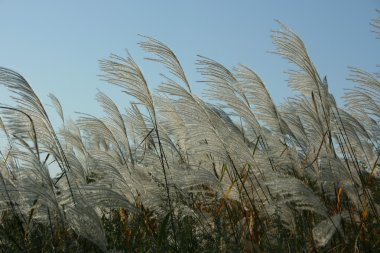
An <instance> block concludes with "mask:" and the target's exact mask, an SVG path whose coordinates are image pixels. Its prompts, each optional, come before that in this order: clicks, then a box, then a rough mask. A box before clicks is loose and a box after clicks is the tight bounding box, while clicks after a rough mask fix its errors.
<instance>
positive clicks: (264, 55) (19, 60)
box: [0, 0, 380, 114]
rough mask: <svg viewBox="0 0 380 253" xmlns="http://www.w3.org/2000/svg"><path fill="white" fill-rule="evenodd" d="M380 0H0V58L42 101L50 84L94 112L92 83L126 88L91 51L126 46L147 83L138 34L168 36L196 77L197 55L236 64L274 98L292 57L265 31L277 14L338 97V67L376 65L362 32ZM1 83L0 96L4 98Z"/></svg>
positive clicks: (375, 52)
mask: <svg viewBox="0 0 380 253" xmlns="http://www.w3.org/2000/svg"><path fill="white" fill-rule="evenodd" d="M379 8H380V1H376V0H361V1H359V0H357V1H354V0H351V1H347V0H346V1H343V0H341V1H331V0H319V1H312V0H292V1H274V0H266V1H253V0H250V1H238V0H236V1H224V0H218V1H217V0H215V1H207V0H193V1H179V0H177V1H174V0H173V1H165V0H160V1H142V0H140V1H115V0H113V1H100V0H98V1H88V0H87V1H84V0H81V1H68V0H66V1H39V0H37V1H16V0H12V1H11V0H0V10H1V15H0V25H1V26H0V27H1V30H0V66H3V67H8V68H11V69H13V70H16V71H18V72H19V73H21V74H22V75H24V77H26V78H27V80H28V81H29V82H30V83H31V85H32V86H33V87H34V89H35V91H36V92H37V93H38V94H39V95H40V97H41V99H42V100H43V101H44V103H45V104H50V101H49V99H48V97H47V95H48V94H49V93H54V94H55V95H56V96H57V97H58V98H59V99H60V100H61V102H62V104H63V107H64V111H65V112H66V114H73V112H74V111H81V112H86V113H92V114H98V112H99V110H100V109H99V106H98V105H97V104H96V102H95V100H94V97H95V94H96V92H97V89H101V90H102V91H105V92H106V93H107V94H109V95H110V96H111V97H114V98H115V99H116V100H117V102H118V103H119V104H120V106H122V107H124V106H127V105H128V100H127V97H125V96H124V95H123V94H120V92H119V91H120V90H119V89H118V88H117V87H114V86H111V85H107V84H106V83H104V82H102V81H100V80H99V77H98V75H99V74H100V71H99V66H98V60H99V59H102V58H106V57H108V55H109V54H110V53H116V54H121V55H123V56H124V55H125V49H128V50H129V52H130V53H131V54H132V56H133V57H134V58H135V60H136V61H137V62H138V63H139V65H140V66H141V67H142V68H143V71H144V73H145V74H146V76H147V79H148V81H149V82H150V85H151V87H153V88H154V87H156V86H157V85H158V84H159V82H160V80H159V76H158V74H159V73H158V72H159V71H160V70H161V69H160V68H157V65H156V63H151V62H146V61H144V60H143V57H144V56H146V55H145V54H144V52H143V51H142V50H141V49H140V48H139V47H138V46H137V45H136V44H137V42H139V41H140V39H141V38H140V37H139V36H138V35H137V34H144V35H148V36H152V37H155V38H157V39H159V40H161V41H163V42H165V43H167V44H168V45H169V46H170V47H171V48H172V49H173V50H174V51H175V52H176V53H177V55H178V57H179V58H180V60H181V61H182V63H183V66H184V68H185V70H186V71H187V73H188V76H189V79H190V80H191V81H192V82H193V83H194V85H200V84H199V83H198V84H196V83H195V82H196V81H197V80H199V79H200V76H199V75H198V74H196V72H195V65H194V62H195V60H196V55H197V54H200V55H203V56H207V57H209V58H212V59H214V60H217V61H219V62H221V63H223V64H225V66H227V67H232V66H234V65H236V64H239V63H242V64H245V65H247V66H249V67H251V68H253V69H254V70H255V71H256V72H257V73H258V74H259V75H260V76H261V77H262V79H263V80H264V81H265V83H266V84H267V86H268V89H269V90H270V92H271V94H272V96H273V97H274V98H275V101H276V102H277V103H281V101H282V100H283V98H284V97H287V96H291V93H290V91H289V90H288V89H287V84H286V79H287V75H286V74H284V71H286V70H287V69H289V68H293V66H291V65H289V64H287V63H286V61H285V60H283V59H281V58H279V57H278V56H276V55H273V54H270V53H268V51H271V50H273V45H272V42H271V39H270V34H271V30H273V29H277V28H278V26H277V24H276V23H275V22H274V20H275V19H278V20H280V21H282V22H283V23H285V24H286V25H288V26H289V27H290V28H292V29H293V30H294V31H295V32H296V33H297V34H298V35H299V36H300V37H301V38H302V39H303V40H304V42H305V44H306V46H307V48H308V51H309V53H310V55H311V57H312V59H313V60H314V63H315V64H316V66H317V69H318V70H319V72H320V74H321V75H322V76H324V75H327V77H328V80H329V85H330V88H331V92H332V93H333V94H334V95H335V96H336V97H337V98H339V97H341V95H342V94H343V90H344V89H345V88H350V87H352V83H350V82H349V81H346V78H347V76H348V70H347V66H356V67H360V68H363V69H366V70H368V71H370V72H374V71H377V70H378V69H377V68H376V65H377V64H379V63H380V62H379V59H380V57H379V56H380V50H379V49H380V47H379V46H380V45H379V43H380V41H379V40H377V39H375V35H374V34H373V33H371V32H370V30H371V27H370V25H369V23H370V21H371V19H373V18H375V17H376V11H375V9H379ZM7 96H8V93H6V92H4V89H1V88H0V102H8V100H7V99H6V97H7Z"/></svg>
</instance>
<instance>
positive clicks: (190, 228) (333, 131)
mask: <svg viewBox="0 0 380 253" xmlns="http://www.w3.org/2000/svg"><path fill="white" fill-rule="evenodd" d="M379 24H380V19H377V20H375V21H374V22H373V24H372V25H373V27H374V28H376V31H379V30H380V29H379V28H380V25H379ZM278 25H279V29H278V30H276V31H274V32H273V33H272V36H273V43H274V46H275V52H274V53H276V54H278V55H279V56H281V57H283V58H285V59H286V60H288V61H289V62H290V64H292V66H293V67H295V69H294V70H290V71H289V72H288V74H289V81H288V82H289V86H290V88H292V89H293V90H294V91H295V95H294V96H293V97H291V98H289V99H287V100H286V101H285V102H283V103H282V104H281V105H276V104H275V103H274V102H273V100H272V98H271V96H270V94H269V92H268V90H267V89H266V86H265V84H264V82H263V80H262V79H261V78H260V77H259V76H258V75H257V74H256V73H255V72H254V71H253V70H251V69H250V68H248V67H246V66H243V65H239V66H236V67H235V68H233V69H227V68H226V67H224V66H223V65H222V64H220V63H218V62H216V61H214V60H212V59H209V58H206V57H199V58H198V61H197V69H198V71H199V73H200V74H201V75H202V79H203V80H202V82H201V83H202V84H201V85H203V86H204V87H205V88H204V90H203V93H202V94H201V95H199V94H195V93H194V92H193V91H192V88H193V86H192V85H191V84H190V82H189V81H188V78H187V76H186V74H185V73H186V72H185V71H184V70H183V68H182V66H181V64H180V61H179V60H178V58H177V56H176V55H175V54H174V53H173V52H172V50H171V49H170V48H169V47H168V46H166V45H165V44H164V43H162V42H160V41H158V40H156V39H153V38H149V37H143V38H142V42H141V43H140V46H141V47H142V49H143V50H145V51H146V53H147V54H149V58H148V60H151V61H154V62H157V63H158V64H163V65H164V66H165V67H166V68H167V73H163V74H162V76H161V77H162V80H161V84H160V85H159V86H158V88H157V89H156V90H154V91H153V90H152V89H151V88H149V86H148V84H147V81H146V78H145V77H144V75H143V72H142V71H141V69H140V68H139V66H138V65H137V64H136V62H135V61H134V59H133V58H132V57H131V56H130V55H127V56H126V57H125V58H123V57H121V56H117V55H111V56H110V57H109V58H108V59H104V60H101V61H100V68H101V73H102V74H101V77H102V79H104V80H105V81H106V82H107V83H109V84H113V85H116V86H118V87H119V88H120V89H121V91H122V92H124V93H126V96H127V98H128V99H130V100H129V101H131V102H130V105H129V106H128V108H120V107H118V106H117V105H116V104H115V102H114V101H113V100H112V99H111V98H110V97H108V96H107V95H106V94H105V93H102V92H99V93H98V94H97V96H96V99H97V101H98V102H99V104H100V107H101V108H102V110H103V111H104V116H103V117H97V116H93V115H89V114H80V116H79V117H78V118H77V119H76V120H68V119H67V118H66V117H65V115H64V113H63V109H62V106H61V104H60V102H59V100H58V99H57V97H55V96H54V95H50V98H51V103H52V104H53V105H54V107H55V109H56V111H57V114H58V115H59V117H60V119H61V122H62V124H61V125H60V126H56V125H55V124H54V125H53V124H52V123H51V121H50V119H49V117H51V115H50V116H49V115H48V113H47V112H46V110H45V107H44V106H43V103H42V102H41V100H40V99H39V97H38V96H37V95H36V94H35V92H34V91H33V89H32V87H31V86H30V84H29V83H28V82H27V80H26V79H25V78H24V77H23V76H22V75H20V74H19V73H17V72H15V71H13V70H10V69H7V68H0V85H2V86H5V87H7V88H8V89H9V91H10V92H12V93H13V96H12V98H13V99H14V101H15V104H14V105H4V104H1V105H0V132H1V134H2V136H4V137H6V140H7V141H6V143H2V146H1V153H0V251H1V252H173V253H174V252H379V251H380V223H379V222H380V184H379V183H380V171H379V169H380V162H379V157H380V123H379V122H380V74H379V73H368V72H366V71H364V70H360V69H357V68H351V69H350V70H351V75H350V77H349V79H350V80H351V81H353V82H354V83H355V84H356V87H355V88H353V89H351V90H348V91H347V92H346V93H345V94H344V97H343V99H344V101H345V106H344V107H342V106H339V105H337V103H336V101H335V99H334V97H333V95H332V94H330V93H329V85H328V80H327V78H326V77H322V76H320V74H319V73H318V72H317V69H316V67H315V65H314V64H313V62H312V60H311V59H310V57H309V55H308V53H307V50H306V48H305V45H304V43H303V42H302V40H301V39H300V38H299V37H298V36H297V35H296V34H295V33H294V32H293V31H292V30H290V29H289V28H288V27H286V26H285V25H283V24H281V23H279V24H278ZM376 34H377V35H378V36H379V37H380V32H377V33H376ZM56 169H59V173H58V175H52V174H51V172H52V170H56Z"/></svg>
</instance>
